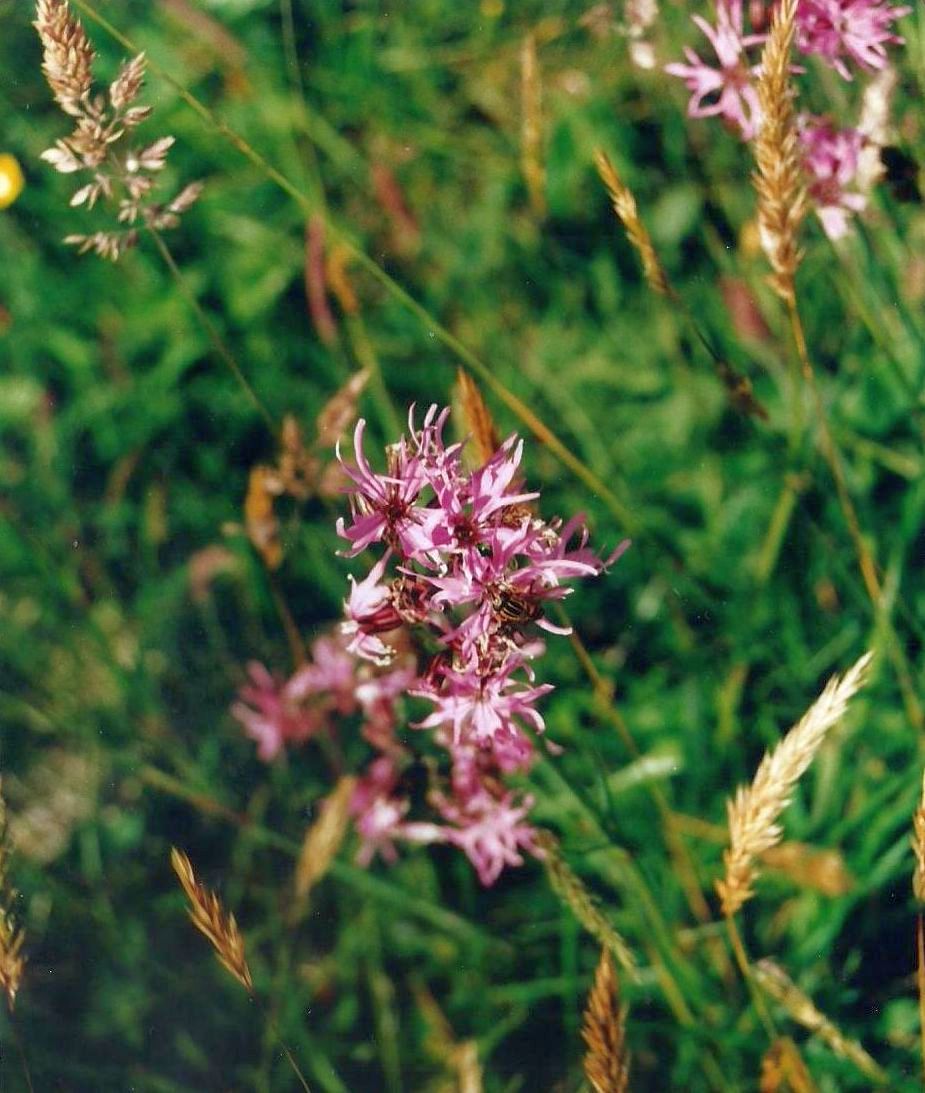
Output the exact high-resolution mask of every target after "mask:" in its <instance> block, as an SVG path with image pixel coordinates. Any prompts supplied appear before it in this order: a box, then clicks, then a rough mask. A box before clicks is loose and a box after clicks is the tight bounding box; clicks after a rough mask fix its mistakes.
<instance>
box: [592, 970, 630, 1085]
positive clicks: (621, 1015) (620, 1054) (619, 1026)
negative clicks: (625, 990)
mask: <svg viewBox="0 0 925 1093" xmlns="http://www.w3.org/2000/svg"><path fill="white" fill-rule="evenodd" d="M581 1035H582V1038H583V1039H584V1042H585V1044H586V1046H587V1049H588V1050H587V1051H586V1052H585V1058H584V1070H585V1077H586V1078H587V1079H588V1084H589V1085H590V1086H591V1088H592V1090H593V1091H594V1093H626V1091H627V1090H628V1089H629V1055H628V1053H627V1050H626V1013H625V1012H624V1010H623V1009H622V1007H621V1006H620V992H619V987H618V983H617V976H616V972H615V971H614V967H613V962H612V960H611V959H610V953H609V952H608V951H607V950H606V949H601V958H600V960H599V961H598V964H597V971H595V973H594V983H593V985H592V987H591V992H590V994H589V995H588V1002H587V1005H586V1006H585V1014H584V1023H583V1027H582V1030H581Z"/></svg>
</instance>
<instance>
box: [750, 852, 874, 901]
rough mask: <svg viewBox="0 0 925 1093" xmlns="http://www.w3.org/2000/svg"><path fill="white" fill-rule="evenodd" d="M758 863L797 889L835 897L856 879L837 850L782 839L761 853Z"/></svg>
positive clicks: (830, 897) (843, 892)
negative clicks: (782, 877) (809, 889)
mask: <svg viewBox="0 0 925 1093" xmlns="http://www.w3.org/2000/svg"><path fill="white" fill-rule="evenodd" d="M761 864H762V866H767V868H768V869H773V870H774V871H775V872H777V873H781V874H783V875H784V876H785V877H787V878H788V879H789V880H790V881H792V883H793V884H796V885H798V886H799V887H800V888H811V889H813V891H815V892H819V893H821V894H822V895H823V896H828V897H829V899H836V898H837V897H838V896H843V895H845V894H846V893H847V892H850V891H851V890H852V889H853V888H854V887H855V885H856V884H857V881H856V880H855V878H854V876H852V874H851V873H850V872H849V870H848V867H847V866H846V865H845V859H844V858H843V857H842V855H841V854H840V853H839V851H838V850H831V849H820V848H818V847H815V846H807V845H806V844H805V843H799V842H784V843H781V844H780V846H772V847H771V848H770V849H769V850H766V851H765V852H764V853H763V854H762V855H761Z"/></svg>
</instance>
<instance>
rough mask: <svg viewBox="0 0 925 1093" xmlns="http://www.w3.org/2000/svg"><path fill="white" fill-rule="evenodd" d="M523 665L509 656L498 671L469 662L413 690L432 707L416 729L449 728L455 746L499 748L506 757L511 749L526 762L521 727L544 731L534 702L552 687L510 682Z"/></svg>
mask: <svg viewBox="0 0 925 1093" xmlns="http://www.w3.org/2000/svg"><path fill="white" fill-rule="evenodd" d="M522 667H525V665H524V662H523V660H522V658H520V657H518V656H517V654H516V653H515V652H512V653H511V654H510V655H509V656H508V658H507V660H506V662H505V663H504V664H503V665H501V666H500V667H496V666H494V665H490V664H489V665H486V664H484V663H481V664H480V663H479V662H478V661H473V662H472V663H471V664H470V665H468V666H467V667H466V668H465V669H462V670H459V669H453V668H446V669H444V670H443V672H442V674H441V678H440V681H439V683H438V684H437V685H435V686H433V687H427V688H422V689H421V690H419V691H418V692H416V693H417V694H419V695H421V696H422V697H424V698H427V699H429V700H430V701H431V702H433V703H434V705H435V707H436V708H435V710H434V711H433V713H431V714H429V715H428V716H427V717H426V718H425V719H424V720H423V721H421V722H420V723H419V724H418V725H417V728H422V729H433V728H439V727H446V728H449V729H451V730H452V734H453V735H452V742H453V746H457V745H459V744H461V743H471V744H474V745H476V746H477V747H481V748H486V749H493V748H499V749H501V750H503V751H506V753H507V754H508V755H510V754H511V752H512V749H513V751H514V752H515V753H516V754H519V755H522V756H524V757H525V758H526V757H527V756H529V751H530V749H529V744H528V742H527V741H526V740H525V738H524V737H523V733H522V724H524V723H525V724H527V725H529V726H530V727H531V728H532V729H533V731H534V732H536V733H542V732H543V731H544V730H545V728H546V724H545V722H544V721H543V718H542V715H541V714H540V713H539V711H538V710H536V709H534V705H533V704H534V703H535V702H536V701H537V699H539V698H542V696H543V695H546V694H549V692H550V691H551V690H553V688H552V686H551V685H550V684H548V683H544V684H542V685H541V686H539V687H532V686H526V687H525V686H523V684H522V683H521V682H520V681H519V680H515V679H512V678H511V675H512V673H513V672H515V671H516V670H517V669H518V668H522Z"/></svg>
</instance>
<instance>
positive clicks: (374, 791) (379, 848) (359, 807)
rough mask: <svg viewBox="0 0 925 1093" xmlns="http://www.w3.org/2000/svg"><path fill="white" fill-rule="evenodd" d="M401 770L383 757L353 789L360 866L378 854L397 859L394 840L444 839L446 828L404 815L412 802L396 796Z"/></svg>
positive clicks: (375, 762) (419, 841)
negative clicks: (407, 820) (414, 821)
mask: <svg viewBox="0 0 925 1093" xmlns="http://www.w3.org/2000/svg"><path fill="white" fill-rule="evenodd" d="M397 785H398V772H397V770H396V769H395V765H394V763H393V762H392V760H391V759H388V758H386V757H385V756H381V757H380V758H378V759H376V760H374V761H373V763H372V764H371V765H370V767H369V770H368V771H367V773H366V775H365V776H364V777H363V778H361V779H360V780H359V781H358V782H357V785H356V788H355V789H354V791H353V797H352V798H351V801H350V812H351V814H352V815H353V816H354V818H355V823H356V829H357V833H358V834H359V836H360V840H361V845H360V852H359V854H358V855H357V863H358V864H359V865H363V866H366V865H369V863H370V862H371V861H372V860H373V858H374V857H375V856H376V854H381V855H382V857H383V859H384V860H385V861H387V862H394V861H396V860H397V858H398V851H397V850H396V849H395V842H396V840H398V839H402V840H404V841H406V842H414V843H432V842H441V841H442V840H443V839H444V838H445V833H444V830H443V828H441V827H440V826H439V825H438V824H431V823H408V822H406V821H405V816H406V814H407V812H408V809H409V808H410V807H411V805H410V802H409V801H408V800H406V799H404V798H402V797H398V796H395V795H394V792H395V789H396V787H397Z"/></svg>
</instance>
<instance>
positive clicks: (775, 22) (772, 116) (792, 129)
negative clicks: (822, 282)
mask: <svg viewBox="0 0 925 1093" xmlns="http://www.w3.org/2000/svg"><path fill="white" fill-rule="evenodd" d="M797 3H798V0H781V2H780V4H778V6H777V7H776V8H775V10H774V14H773V16H772V19H771V31H770V34H769V35H768V40H767V42H766V43H765V46H764V50H763V52H762V54H761V73H760V75H759V77H758V100H759V103H760V106H761V118H762V120H761V124H760V127H759V129H758V135H757V137H756V138H755V162H756V164H757V167H758V169H757V171H756V172H755V173H754V174H753V176H752V181H753V183H754V186H755V190H756V191H757V193H758V228H759V232H760V237H761V246H762V249H763V250H764V253H765V255H766V256H767V259H768V261H769V262H770V264H771V269H772V270H773V273H772V275H771V277H770V278H769V281H770V284H771V287H772V288H773V289H774V291H775V292H776V293H777V294H778V296H780V297H781V299H783V300H785V301H787V302H790V303H792V302H793V301H794V299H795V294H794V277H795V276H796V272H797V268H798V267H799V265H800V261H801V259H802V257H803V252H802V251H801V250H800V248H799V246H798V244H797V235H798V232H799V227H800V224H801V222H802V221H803V218H804V217H805V216H806V211H807V199H806V187H805V185H804V181H803V167H802V157H801V155H800V145H799V137H798V135H797V126H796V113H795V111H794V108H793V98H794V89H793V86H792V83H791V80H790V51H791V46H792V44H793V34H794V20H795V18H796V10H797Z"/></svg>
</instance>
